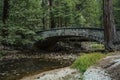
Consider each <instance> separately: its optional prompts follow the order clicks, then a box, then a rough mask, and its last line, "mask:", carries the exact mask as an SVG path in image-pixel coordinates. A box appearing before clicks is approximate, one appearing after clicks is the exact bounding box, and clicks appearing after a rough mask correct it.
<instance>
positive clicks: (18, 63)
mask: <svg viewBox="0 0 120 80" xmlns="http://www.w3.org/2000/svg"><path fill="white" fill-rule="evenodd" d="M43 55H44V54H40V53H39V54H29V53H27V55H24V53H20V52H19V53H14V54H12V53H10V54H7V55H5V56H4V57H3V58H2V59H0V80H19V79H21V78H23V77H25V76H30V75H35V74H38V73H41V72H44V71H48V70H52V69H57V68H62V67H66V66H69V65H70V64H71V63H70V62H72V61H73V60H71V61H70V60H68V59H66V60H65V59H63V60H62V59H60V58H55V56H53V55H54V54H52V55H51V54H48V53H47V54H45V55H44V58H43ZM46 55H47V56H49V58H47V57H45V56H46ZM50 55H51V58H50ZM23 56H25V57H23ZM26 56H27V57H26ZM41 56H42V57H41ZM58 56H59V57H60V55H57V57H58Z"/></svg>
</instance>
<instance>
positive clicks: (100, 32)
mask: <svg viewBox="0 0 120 80" xmlns="http://www.w3.org/2000/svg"><path fill="white" fill-rule="evenodd" d="M37 33H38V35H39V36H41V37H42V38H43V40H39V41H36V42H35V44H34V45H35V47H38V48H40V49H44V50H45V49H48V48H49V47H52V46H53V45H54V44H56V43H57V42H58V41H62V40H64V39H65V38H71V39H75V38H76V39H78V40H79V41H95V42H99V43H102V44H104V29H100V28H58V29H51V30H45V31H39V32H37ZM117 33H118V34H119V33H120V30H117Z"/></svg>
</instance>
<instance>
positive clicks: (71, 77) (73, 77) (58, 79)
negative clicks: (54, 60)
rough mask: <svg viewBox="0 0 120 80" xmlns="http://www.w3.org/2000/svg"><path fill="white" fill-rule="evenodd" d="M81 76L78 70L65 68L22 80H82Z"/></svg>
mask: <svg viewBox="0 0 120 80" xmlns="http://www.w3.org/2000/svg"><path fill="white" fill-rule="evenodd" d="M80 75H81V74H80V73H79V71H78V70H76V69H71V68H69V67H65V68H61V69H55V70H52V71H47V72H43V73H40V74H37V75H35V76H29V77H24V78H23V79H20V80H80V79H81V77H80Z"/></svg>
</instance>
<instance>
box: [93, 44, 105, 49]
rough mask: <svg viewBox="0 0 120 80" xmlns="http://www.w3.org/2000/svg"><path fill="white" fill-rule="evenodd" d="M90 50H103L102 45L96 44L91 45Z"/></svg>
mask: <svg viewBox="0 0 120 80" xmlns="http://www.w3.org/2000/svg"><path fill="white" fill-rule="evenodd" d="M91 48H92V49H94V50H103V49H105V48H104V45H103V44H98V43H92V44H91Z"/></svg>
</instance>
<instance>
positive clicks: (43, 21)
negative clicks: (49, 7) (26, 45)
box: [41, 0, 46, 30]
mask: <svg viewBox="0 0 120 80" xmlns="http://www.w3.org/2000/svg"><path fill="white" fill-rule="evenodd" d="M41 6H42V8H43V17H42V24H43V30H45V29H46V26H45V16H44V15H45V11H44V9H45V1H44V0H42V4H41Z"/></svg>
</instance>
